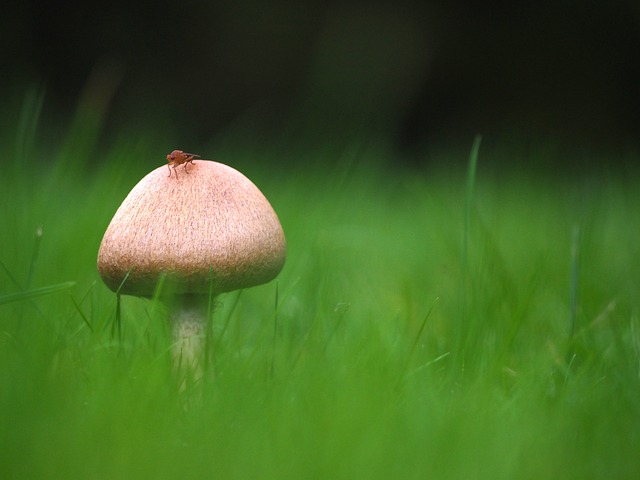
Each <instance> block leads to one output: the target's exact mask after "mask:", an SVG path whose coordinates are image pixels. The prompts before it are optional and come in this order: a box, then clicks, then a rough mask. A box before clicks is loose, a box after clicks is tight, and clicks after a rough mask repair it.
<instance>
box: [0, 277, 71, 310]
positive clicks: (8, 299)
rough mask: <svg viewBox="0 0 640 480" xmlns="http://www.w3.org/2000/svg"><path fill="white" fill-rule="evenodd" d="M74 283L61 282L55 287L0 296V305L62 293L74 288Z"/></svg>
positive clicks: (50, 286)
mask: <svg viewBox="0 0 640 480" xmlns="http://www.w3.org/2000/svg"><path fill="white" fill-rule="evenodd" d="M75 284H76V282H63V283H58V284H55V285H48V286H46V287H40V288H32V289H30V290H26V291H24V292H18V293H9V294H6V295H1V296H0V305H5V304H7V303H13V302H20V301H23V300H29V299H32V298H37V297H44V296H45V295H53V294H54V293H59V292H63V291H65V290H69V289H70V288H72V287H74V286H75Z"/></svg>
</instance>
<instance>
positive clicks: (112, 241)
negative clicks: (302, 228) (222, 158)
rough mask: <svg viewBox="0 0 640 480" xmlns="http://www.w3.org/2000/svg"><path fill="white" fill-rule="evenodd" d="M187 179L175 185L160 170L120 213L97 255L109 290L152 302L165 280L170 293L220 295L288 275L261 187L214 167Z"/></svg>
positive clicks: (206, 163) (199, 166) (202, 164)
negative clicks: (158, 286)
mask: <svg viewBox="0 0 640 480" xmlns="http://www.w3.org/2000/svg"><path fill="white" fill-rule="evenodd" d="M185 171H186V170H185V169H183V168H179V169H177V171H176V173H179V175H175V174H172V175H171V177H169V175H168V172H167V166H166V165H165V166H162V167H158V168H156V169H155V170H153V171H152V172H150V173H149V174H148V175H146V176H145V177H144V178H143V179H142V180H140V182H138V184H137V185H136V186H135V187H134V188H133V190H131V192H130V193H129V195H128V196H127V198H125V200H124V202H122V205H121V206H120V208H118V210H117V211H116V213H115V215H114V217H113V219H112V220H111V223H110V224H109V226H108V227H107V231H106V232H105V234H104V237H103V239H102V243H101V244H100V249H99V251H98V272H99V273H100V276H101V277H102V279H103V280H104V282H105V283H106V284H107V286H108V287H109V288H110V289H111V290H113V291H117V289H118V288H120V286H121V284H122V287H121V288H120V293H123V294H129V295H140V296H150V295H152V294H153V293H154V290H155V289H156V287H157V285H158V282H159V281H160V279H161V278H163V277H164V281H165V282H166V283H165V284H163V285H164V286H165V287H167V288H166V291H168V292H171V293H175V294H182V293H189V294H206V293H209V292H213V293H214V294H218V293H222V292H229V291H232V290H237V289H241V288H247V287H252V286H255V285H260V284H262V283H266V282H268V281H270V280H272V279H273V278H275V276H276V275H278V273H279V272H280V270H282V267H283V265H284V261H285V256H286V242H285V238H284V232H283V231H282V227H281V225H280V222H279V220H278V217H277V215H276V213H275V212H274V210H273V208H272V207H271V205H270V204H269V202H268V201H267V199H266V198H265V196H264V195H263V194H262V192H260V190H259V189H258V187H256V186H255V185H254V184H253V183H252V182H251V181H250V180H249V179H248V178H247V177H245V176H244V175H243V174H241V173H240V172H238V171H237V170H235V169H233V168H231V167H229V166H227V165H224V164H221V163H217V162H213V161H210V160H198V161H196V162H195V163H193V164H190V165H189V169H188V171H186V173H185ZM127 274H128V277H127ZM125 278H126V281H124V284H123V283H122V282H123V280H125ZM164 290H165V289H164V288H163V291H164Z"/></svg>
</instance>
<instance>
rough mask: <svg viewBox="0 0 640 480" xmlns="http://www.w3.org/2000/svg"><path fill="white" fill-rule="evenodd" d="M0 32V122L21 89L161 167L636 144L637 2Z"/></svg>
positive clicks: (184, 12)
mask: <svg viewBox="0 0 640 480" xmlns="http://www.w3.org/2000/svg"><path fill="white" fill-rule="evenodd" d="M0 25H1V27H0V35H1V38H0V40H1V41H0V55H1V59H2V66H3V74H2V76H1V79H0V88H2V92H3V94H2V95H1V97H0V98H3V104H4V105H5V107H9V110H11V108H10V107H11V99H13V103H14V104H20V103H21V102H22V101H23V95H24V91H25V88H26V87H27V86H28V85H35V86H36V87H37V88H39V89H42V90H43V91H44V92H45V102H44V109H43V116H44V118H45V119H48V120H49V122H50V123H52V124H54V125H63V124H64V122H67V121H68V120H69V119H70V118H71V117H72V116H73V115H74V111H75V110H76V108H77V106H78V105H79V104H80V103H81V102H82V101H84V102H85V106H88V107H89V109H93V110H94V111H95V112H96V113H97V114H98V116H99V118H100V119H101V120H100V121H101V124H100V137H99V138H100V141H102V142H109V141H111V140H113V138H114V137H116V136H117V135H118V134H119V133H120V132H121V131H122V129H123V128H124V127H125V126H128V125H136V126H138V127H139V128H140V129H144V130H147V131H151V132H155V133H156V134H157V135H158V137H160V138H163V139H165V140H166V145H165V144H163V143H162V142H160V145H157V146H158V148H160V147H161V148H163V150H162V152H163V153H164V150H170V149H172V148H174V147H175V148H184V149H185V150H198V151H201V153H206V154H207V155H208V156H213V155H215V151H216V150H217V147H218V146H219V145H218V143H219V142H220V140H219V139H220V138H226V139H229V138H234V139H235V140H233V141H235V142H239V143H241V142H242V141H243V137H249V139H250V141H251V142H253V143H257V144H258V145H260V144H261V143H267V144H270V145H274V144H277V145H278V146H281V147H282V148H286V149H287V150H288V151H289V152H291V151H294V152H295V151H296V150H297V149H302V150H313V149H314V148H316V147H318V146H326V145H332V146H333V147H335V148H336V149H338V150H339V149H340V148H342V147H343V146H344V145H345V144H348V142H349V141H350V140H352V139H353V138H355V137H358V138H365V139H374V140H375V141H377V142H384V143H385V144H387V145H388V146H390V147H391V148H392V149H393V151H394V152H395V153H396V154H397V155H396V156H395V158H397V159H405V161H408V162H411V163H424V162H428V161H429V155H428V152H430V151H433V150H437V149H439V148H457V147H458V146H460V145H462V146H463V147H461V148H464V149H465V150H466V149H468V146H469V145H470V143H471V139H472V138H473V135H474V134H476V133H482V134H483V135H484V144H485V146H488V145H490V144H491V143H492V142H498V143H499V142H502V143H509V142H514V143H517V144H518V145H519V146H522V145H525V146H526V145H540V144H541V143H544V144H546V145H553V146H554V147H556V148H559V149H561V150H563V151H565V150H566V151H571V152H574V153H575V152H577V153H578V155H569V156H562V155H560V156H559V157H558V158H557V159H556V161H558V162H560V161H563V162H568V161H569V160H568V159H569V158H572V159H576V158H578V159H579V161H580V163H581V164H583V163H585V162H591V163H597V162H602V158H601V157H599V156H597V155H595V154H593V152H596V151H602V152H616V153H620V152H626V151H627V150H629V149H633V148H635V147H636V146H637V143H638V139H639V138H640V136H639V135H638V133H639V131H640V87H639V85H640V3H639V2H637V1H636V0H616V1H614V2H583V1H579V0H565V1H560V2H558V1H550V0H546V1H524V2H517V3H513V2H505V1H491V2H482V3H478V2H471V1H456V2H448V1H443V0H430V1H411V0H396V1H381V0H371V1H366V2H365V1H353V0H347V1H329V2H324V1H317V0H300V1H295V2H294V1H291V0H278V1H274V2H258V1H251V0H240V1H211V2H202V1H194V0H188V1H180V2H178V1H166V0H165V1H155V2H148V1H142V2H130V1H126V2H125V1H122V0H113V1H104V0H96V1H91V2H80V1H77V0H72V1H67V2H64V4H62V3H58V2H44V1H39V0H29V1H23V2H12V5H5V6H4V7H3V13H2V17H1V18H0ZM83 99H84V100H83ZM5 111H6V108H5ZM14 111H15V110H14ZM2 121H3V123H4V125H3V127H4V128H11V127H12V125H11V123H12V118H11V116H9V118H7V116H6V115H5V116H3V119H2ZM52 135H55V130H54V131H53V132H52ZM249 139H247V141H249ZM205 150H206V151H205ZM587 151H588V152H591V153H590V155H588V156H587V157H589V158H585V157H584V156H580V154H581V153H584V152H587ZM425 152H426V153H425ZM283 157H285V155H283ZM286 157H287V158H290V156H286ZM591 157H594V158H591ZM616 158H617V159H618V160H616V161H619V159H620V158H624V156H620V155H618V156H617V157H616ZM273 160H274V159H271V160H270V161H273ZM607 161H613V160H610V159H609V160H607Z"/></svg>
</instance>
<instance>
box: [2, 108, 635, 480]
mask: <svg viewBox="0 0 640 480" xmlns="http://www.w3.org/2000/svg"><path fill="white" fill-rule="evenodd" d="M40 106H41V98H40V97H38V96H37V95H35V96H32V97H30V98H29V99H28V101H26V102H25V107H24V109H23V111H22V117H21V118H22V119H21V121H20V123H19V127H18V129H19V130H18V134H17V135H16V137H15V138H13V141H14V143H12V142H11V140H12V138H8V136H7V137H5V138H3V139H2V141H3V144H2V145H1V146H0V148H2V150H3V153H4V154H5V156H10V155H15V157H13V158H15V161H14V162H9V163H6V164H5V165H4V167H3V169H4V170H3V174H2V176H0V199H1V200H2V204H1V205H2V209H1V210H0V215H1V222H2V229H1V232H0V239H1V242H2V246H3V248H2V252H1V253H0V260H1V261H2V265H3V271H1V272H0V299H2V298H4V299H10V300H13V301H4V302H0V303H1V304H0V384H1V385H2V386H3V387H2V389H0V411H1V412H2V414H1V415H0V477H2V478H42V477H52V476H55V477H59V478H176V477H180V478H202V477H214V478H225V479H232V478H309V477H313V478H425V477H431V478H442V479H446V478H491V479H499V478H505V479H507V478H508V479H512V478H532V479H533V478H535V479H540V478H557V477H558V476H559V475H562V477H563V478H576V479H578V478H580V479H585V478H616V479H625V478H629V479H631V478H637V474H638V472H639V471H640V460H639V459H638V456H637V452H638V449H639V447H640V400H639V398H640V397H639V396H638V388H639V387H640V385H639V382H640V331H639V327H640V325H639V322H638V306H639V299H638V294H637V292H638V291H639V290H638V289H639V287H640V285H639V276H638V273H637V272H638V271H640V270H639V267H640V265H638V263H639V262H640V255H639V254H640V252H639V249H640V241H639V240H640V227H639V226H638V221H637V216H638V212H639V211H640V209H639V207H640V204H639V202H640V194H639V193H638V189H637V185H638V183H637V177H636V176H634V175H625V176H616V175H604V174H602V173H601V172H600V173H599V172H595V173H582V174H581V175H580V176H575V177H573V178H569V179H567V178H558V177H557V176H553V175H550V174H545V172H516V171H508V170H504V169H493V170H492V169H489V168H484V169H483V166H484V165H486V164H491V163H492V162H493V161H494V160H503V159H495V158H491V153H485V152H483V151H482V149H481V150H480V154H479V159H478V164H477V172H475V173H474V175H473V185H468V184H467V183H466V179H467V178H471V175H470V176H468V177H466V176H465V175H466V173H467V172H465V171H458V170H456V169H455V168H451V167H447V166H446V165H447V163H448V162H449V161H450V160H451V159H450V158H447V157H442V158H438V159H436V161H435V162H434V163H433V165H432V166H431V167H430V168H425V169H423V170H420V171H416V170H413V171H412V170H408V169H402V168H398V166H397V165H396V164H394V163H393V158H392V156H391V155H390V154H389V153H388V152H386V151H385V150H384V149H383V148H376V147H375V146H373V147H367V148H356V147H354V148H353V149H352V150H347V151H345V152H344V154H343V157H341V158H334V159H333V160H332V161H326V162H325V163H324V164H323V163H322V162H318V161H317V160H318V159H322V156H323V153H322V152H318V151H316V152H314V153H313V154H311V153H310V154H309V157H308V158H301V159H300V162H299V165H298V166H297V167H295V168H294V169H293V170H285V169H284V168H282V169H281V168H277V167H276V168H271V169H270V168H269V166H268V165H260V164H259V163H257V162H256V160H255V152H251V150H249V149H247V150H246V151H245V152H244V153H243V151H242V149H240V148H238V147H236V149H235V150H234V155H233V156H231V155H227V154H228V153H229V152H225V151H222V152H218V155H217V156H216V159H219V160H220V161H224V162H227V163H229V164H231V165H233V166H235V165H241V166H242V168H241V169H242V170H243V172H244V173H245V174H246V175H247V176H249V177H250V178H252V180H254V182H255V183H256V184H257V185H258V186H259V187H260V188H261V189H262V190H263V191H264V192H265V194H266V195H267V197H268V198H269V199H270V200H271V202H272V204H273V206H274V208H275V210H276V211H277V212H278V214H279V216H280V219H281V221H282V224H283V227H284V229H285V232H286V235H287V240H288V246H289V251H288V258H287V264H286V266H285V269H284V271H283V272H282V274H281V275H280V276H279V277H278V279H277V280H276V281H274V282H272V283H271V284H269V285H265V286H261V287H257V288H254V289H250V290H246V291H244V292H242V293H241V294H240V293H230V294H227V295H225V296H222V297H220V298H219V299H217V300H216V302H217V309H216V312H215V314H214V318H213V324H212V325H211V335H212V338H213V340H214V345H215V351H214V352H213V354H214V356H215V378H214V379H209V380H207V381H206V382H205V383H204V385H202V386H201V388H199V389H196V388H194V389H193V390H188V391H186V392H179V391H178V389H177V386H176V384H175V381H174V380H173V378H172V376H171V361H170V358H169V354H168V351H169V335H168V334H167V331H166V330H167V329H166V322H165V316H164V315H165V314H164V310H163V308H162V306H161V305H159V304H157V303H155V302H153V301H149V300H141V299H137V298H130V297H124V298H123V302H122V314H123V315H122V321H123V330H122V339H121V340H116V339H115V338H114V337H113V336H112V333H111V332H112V325H113V322H114V319H115V307H116V299H115V295H114V294H113V293H111V292H110V291H109V290H108V289H107V288H106V287H105V286H104V285H103V284H102V282H101V280H100V278H99V277H98V274H97V272H96V268H95V261H96V253H97V249H98V245H99V242H100V240H101V236H102V234H103V232H104V230H105V228H106V226H107V224H108V222H109V220H110V218H111V216H112V215H113V213H114V212H115V210H116V208H117V207H118V205H119V204H120V202H121V201H122V199H123V198H124V196H125V195H126V194H127V193H128V191H129V190H130V189H131V187H132V186H133V185H134V184H135V183H136V182H137V180H138V179H139V178H141V177H142V176H143V175H144V174H145V173H146V172H147V171H148V170H150V169H151V168H153V167H154V166H155V165H156V164H157V165H160V164H161V163H163V157H164V153H165V152H164V150H163V151H156V150H155V149H153V148H152V147H151V146H150V145H149V144H145V142H144V141H143V140H142V141H141V140H136V141H128V140H126V139H124V140H122V141H121V143H116V144H115V145H113V146H112V147H111V148H109V149H108V150H106V151H102V152H100V153H87V152H90V151H91V149H90V148H89V147H88V146H87V144H86V143H83V144H82V147H83V149H82V151H83V152H84V153H83V155H85V157H86V158H85V160H81V159H73V160H69V159H68V158H63V156H62V155H61V154H60V153H59V152H65V153H64V155H73V151H74V149H73V146H72V145H71V146H70V145H69V144H68V143H65V139H63V141H62V142H61V145H59V146H57V147H56V148H51V146H46V147H47V148H44V146H43V145H41V144H39V143H38V136H37V131H38V128H37V120H38V116H39V111H40ZM5 135H6V134H5ZM69 138H74V137H73V136H72V135H71V136H70V137H69ZM16 139H17V144H16V143H15V141H16ZM202 153H206V152H202ZM207 156H208V155H207ZM265 156H266V157H268V156H269V153H268V152H267V153H266V154H265ZM156 158H157V159H158V160H157V162H155V160H154V159H156ZM455 160H456V163H458V164H460V163H464V160H465V159H455ZM292 163H293V162H292ZM471 190H473V195H472V196H471V195H470V192H471ZM168 214H170V212H168ZM575 225H578V226H579V227H580V232H581V235H580V238H579V242H580V245H579V246H580V267H581V268H580V272H579V276H580V278H579V283H577V280H576V279H575V278H573V277H572V273H571V268H572V257H571V249H572V242H573V241H574V240H572V238H573V237H572V232H573V228H574V226H575ZM465 259H466V260H465ZM71 282H73V283H71ZM572 285H573V286H574V287H575V301H576V304H577V308H576V311H575V314H573V313H572V307H571V302H572V300H571V298H572V296H571V291H572ZM276 291H277V306H276ZM45 292H46V293H49V294H48V295H46V296H45V295H41V293H45ZM460 292H463V295H461V294H460ZM461 302H462V303H463V304H461ZM572 318H574V320H575V331H574V333H573V335H571V321H572Z"/></svg>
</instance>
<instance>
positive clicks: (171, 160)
mask: <svg viewBox="0 0 640 480" xmlns="http://www.w3.org/2000/svg"><path fill="white" fill-rule="evenodd" d="M194 158H200V155H195V154H193V153H186V152H183V151H182V150H174V151H173V152H171V153H170V154H169V155H167V162H168V164H167V168H168V169H169V176H171V167H173V170H174V171H175V169H176V167H177V166H178V165H182V164H184V171H185V172H186V173H189V172H188V171H187V163H189V162H191V164H192V165H193V159H194ZM177 176H178V172H176V177H177Z"/></svg>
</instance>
